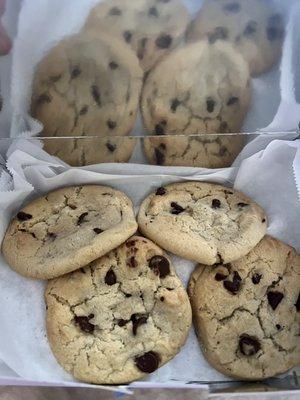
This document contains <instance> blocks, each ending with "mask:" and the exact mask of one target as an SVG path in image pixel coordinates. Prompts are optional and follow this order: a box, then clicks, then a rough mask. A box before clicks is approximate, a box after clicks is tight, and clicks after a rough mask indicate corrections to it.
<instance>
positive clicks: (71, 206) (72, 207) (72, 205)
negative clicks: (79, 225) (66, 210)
mask: <svg viewBox="0 0 300 400" xmlns="http://www.w3.org/2000/svg"><path fill="white" fill-rule="evenodd" d="M69 207H70V208H71V210H76V209H77V207H76V206H75V205H74V204H69Z"/></svg>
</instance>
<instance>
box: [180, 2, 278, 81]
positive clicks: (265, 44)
mask: <svg viewBox="0 0 300 400" xmlns="http://www.w3.org/2000/svg"><path fill="white" fill-rule="evenodd" d="M204 37H208V38H209V40H210V41H212V42H214V41H216V40H221V41H223V42H225V41H228V42H231V43H233V44H235V46H236V47H237V49H238V50H239V51H240V52H241V54H242V55H243V56H244V57H245V59H246V60H247V61H248V63H249V66H250V71H251V74H252V75H258V74H261V73H263V72H265V71H267V70H269V69H270V68H271V67H272V66H273V65H274V64H276V63H277V62H278V60H279V58H280V56H281V48H282V42H283V38H284V26H283V21H282V18H281V16H280V14H278V13H277V12H276V10H274V9H273V7H272V5H271V4H270V2H268V1H266V0H220V1H210V0H206V1H205V2H204V4H203V7H202V8H201V9H200V11H199V13H198V15H197V16H196V18H195V20H194V21H193V22H192V23H191V25H190V27H189V28H188V33H187V39H188V41H194V40H199V39H203V38H204Z"/></svg>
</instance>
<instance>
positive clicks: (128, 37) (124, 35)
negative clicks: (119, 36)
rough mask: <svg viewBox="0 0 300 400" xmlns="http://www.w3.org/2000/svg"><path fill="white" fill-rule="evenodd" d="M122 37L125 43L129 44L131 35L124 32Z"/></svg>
mask: <svg viewBox="0 0 300 400" xmlns="http://www.w3.org/2000/svg"><path fill="white" fill-rule="evenodd" d="M123 37H124V39H125V41H126V42H127V43H130V42H131V39H132V33H131V32H130V31H125V32H124V33H123Z"/></svg>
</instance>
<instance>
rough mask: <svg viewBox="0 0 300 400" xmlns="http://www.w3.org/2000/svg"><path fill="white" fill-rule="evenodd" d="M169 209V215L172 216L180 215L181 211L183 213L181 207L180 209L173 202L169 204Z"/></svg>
mask: <svg viewBox="0 0 300 400" xmlns="http://www.w3.org/2000/svg"><path fill="white" fill-rule="evenodd" d="M171 207H172V210H171V214H173V215H178V214H181V213H182V212H183V211H185V210H184V208H183V207H181V206H180V205H179V204H177V203H175V202H174V201H173V202H172V203H171Z"/></svg>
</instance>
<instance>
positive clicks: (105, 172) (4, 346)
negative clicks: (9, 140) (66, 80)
mask: <svg viewBox="0 0 300 400" xmlns="http://www.w3.org/2000/svg"><path fill="white" fill-rule="evenodd" d="M299 157H300V141H295V142H285V141H273V142H272V143H270V144H269V145H268V146H267V148H266V149H265V150H264V151H261V152H259V153H257V154H255V155H253V156H251V157H249V158H247V159H246V160H244V161H243V162H242V163H241V165H240V168H239V169H235V168H228V169H222V170H203V169H196V168H181V169H178V168H169V167H163V168H162V167H156V166H153V167H150V166H143V165H134V164H128V165H125V164H115V165H113V164H103V165H98V166H91V167H83V168H70V167H68V166H67V165H65V164H64V163H62V162H60V161H59V160H57V159H55V158H53V157H50V156H49V155H48V154H47V153H45V152H44V151H43V150H42V149H41V148H40V147H38V146H36V145H33V144H32V143H29V142H27V141H26V140H24V139H20V140H19V141H17V142H16V143H14V145H13V147H12V148H11V149H10V151H9V158H8V161H7V168H8V170H9V171H10V173H11V175H12V182H10V183H8V185H7V188H6V187H5V184H4V182H2V181H1V178H0V190H1V191H0V199H1V201H0V223H1V231H0V240H2V237H3V234H4V231H5V229H6V226H7V224H8V223H9V220H10V218H11V217H12V216H13V215H14V214H15V213H16V212H17V210H18V209H19V208H20V205H21V203H22V201H25V202H28V201H29V200H31V199H32V198H34V197H37V196H40V195H41V194H44V193H47V192H49V191H51V190H54V189H57V188H59V187H62V186H68V185H74V184H77V185H79V184H92V183H93V184H95V183H99V184H104V185H109V186H112V187H115V188H117V189H120V190H122V191H124V192H126V193H127V195H128V196H129V197H131V199H132V200H133V202H134V205H135V207H136V210H137V209H138V206H139V204H140V203H141V201H142V199H143V198H144V197H145V196H146V195H147V194H148V193H149V192H151V191H153V190H154V189H155V188H157V187H158V186H161V185H165V184H167V183H170V182H178V181H183V180H206V181H210V182H219V183H223V184H225V185H228V186H229V185H233V186H234V187H235V188H236V189H239V190H241V191H243V192H244V193H246V194H247V195H249V196H251V197H252V198H253V199H254V200H256V201H257V202H258V203H259V204H260V205H261V206H263V207H264V208H265V210H266V212H267V214H268V219H269V230H268V233H269V234H271V235H273V236H275V237H277V238H278V239H281V240H283V241H285V242H286V243H288V244H290V245H292V246H294V247H296V248H297V250H298V251H300V201H299V193H298V192H297V184H296V179H295V175H294V172H293V164H294V163H296V164H297V165H296V168H295V169H296V170H297V171H298V170H299V169H300V162H299ZM297 160H298V161H297ZM294 167H295V165H294ZM1 182H2V185H1ZM299 183H300V181H299V180H298V184H299ZM172 259H173V262H174V265H175V267H176V270H177V273H178V275H179V276H180V278H181V279H182V280H183V281H184V283H185V284H186V283H187V281H188V278H189V276H190V273H191V272H192V270H193V268H194V264H193V263H192V262H187V261H185V260H183V259H180V258H178V257H175V256H172ZM43 291H44V283H43V282H37V281H33V280H30V279H26V278H23V277H21V276H19V275H18V274H17V273H15V272H14V271H13V270H11V269H10V268H9V267H8V266H7V265H6V263H5V261H4V260H3V258H1V259H0V292H1V302H0V320H1V330H0V359H2V360H3V362H4V363H5V364H6V365H7V366H8V367H9V368H10V369H11V370H13V371H14V372H15V373H16V374H17V375H19V376H20V377H22V378H24V379H27V380H31V381H33V380H34V381H36V382H41V381H44V382H45V381H46V382H52V383H53V382H60V383H61V382H64V383H66V384H67V383H68V382H69V383H70V382H71V381H73V379H72V377H70V376H69V375H68V374H66V373H65V372H64V371H63V370H62V369H61V368H60V367H59V366H58V364H57V363H56V361H55V359H54V357H53V355H52V353H51V351H50V348H49V345H48V342H47V338H46V333H45V325H44V319H45V305H44V299H43ZM149 380H150V381H151V382H156V383H157V382H160V383H166V384H167V383H170V382H172V381H173V382H174V381H180V382H190V381H198V382H199V381H202V382H203V381H223V380H229V379H228V378H226V377H224V376H223V375H221V374H219V373H218V372H217V371H215V370H214V369H213V368H211V367H210V366H209V365H208V364H207V362H206V361H205V360H204V358H203V356H202V353H201V351H200V348H199V345H198V342H197V340H196V337H195V334H194V332H193V330H191V332H190V336H189V339H188V341H187V344H186V345H185V347H184V348H183V349H182V351H181V352H180V354H179V355H177V356H176V357H175V358H174V359H173V360H172V361H171V362H169V363H168V364H167V365H165V366H164V367H162V368H160V369H159V370H158V371H157V372H156V373H154V374H152V375H151V376H150V377H149Z"/></svg>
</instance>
